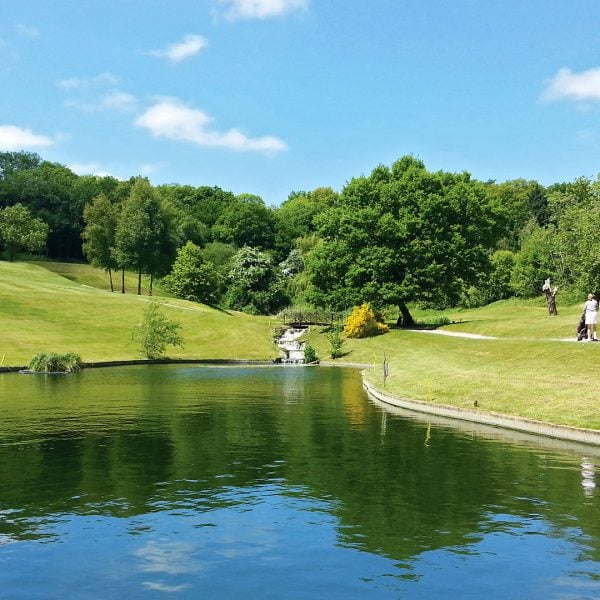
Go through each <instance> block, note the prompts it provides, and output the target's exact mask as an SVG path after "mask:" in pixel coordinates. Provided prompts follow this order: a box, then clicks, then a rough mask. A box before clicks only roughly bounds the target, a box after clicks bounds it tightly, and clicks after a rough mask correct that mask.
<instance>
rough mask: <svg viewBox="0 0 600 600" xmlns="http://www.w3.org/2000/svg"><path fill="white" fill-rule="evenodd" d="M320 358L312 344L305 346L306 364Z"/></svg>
mask: <svg viewBox="0 0 600 600" xmlns="http://www.w3.org/2000/svg"><path fill="white" fill-rule="evenodd" d="M318 360H319V356H318V354H317V351H316V349H315V348H314V347H313V346H311V345H310V344H306V345H305V346H304V364H306V365H310V364H311V363H316V362H317V361H318Z"/></svg>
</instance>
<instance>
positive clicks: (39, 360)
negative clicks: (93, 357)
mask: <svg viewBox="0 0 600 600" xmlns="http://www.w3.org/2000/svg"><path fill="white" fill-rule="evenodd" d="M82 366H83V363H82V362H81V357H80V356H79V355H78V354H75V353H73V352H68V353H67V354H56V353H54V352H40V353H39V354H36V355H35V356H34V357H33V358H32V359H31V361H30V362H29V370H30V371H35V372H37V373H76V372H77V371H81V369H82Z"/></svg>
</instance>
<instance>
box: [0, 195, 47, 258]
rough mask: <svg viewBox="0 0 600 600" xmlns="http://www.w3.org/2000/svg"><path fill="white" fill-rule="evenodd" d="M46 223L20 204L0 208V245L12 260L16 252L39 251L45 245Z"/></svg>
mask: <svg viewBox="0 0 600 600" xmlns="http://www.w3.org/2000/svg"><path fill="white" fill-rule="evenodd" d="M47 238H48V225H47V224H46V223H45V222H44V221H42V220H41V219H36V218H35V217H33V216H32V215H31V212H30V211H29V209H28V208H27V207H25V206H23V205H22V204H15V205H14V206H7V207H6V208H3V209H0V245H1V246H3V247H4V250H5V253H6V256H7V258H8V259H9V260H13V259H14V257H15V256H16V255H17V253H18V252H20V251H22V250H26V251H28V252H41V251H42V250H44V248H45V247H46V239H47Z"/></svg>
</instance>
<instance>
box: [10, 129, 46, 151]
mask: <svg viewBox="0 0 600 600" xmlns="http://www.w3.org/2000/svg"><path fill="white" fill-rule="evenodd" d="M53 144H54V140H52V139H51V138H49V137H46V136H44V135H39V134H37V133H33V132H32V131H31V130H29V129H22V128H21V127H16V126H15V125H0V151H1V152H9V151H15V150H24V149H29V148H46V147H48V146H52V145H53Z"/></svg>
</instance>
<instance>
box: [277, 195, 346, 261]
mask: <svg viewBox="0 0 600 600" xmlns="http://www.w3.org/2000/svg"><path fill="white" fill-rule="evenodd" d="M337 200H338V194H337V193H336V192H334V191H333V190H332V189H331V188H317V189H316V190H314V191H312V192H292V193H291V194H290V195H289V197H288V199H287V200H286V201H285V202H283V203H282V204H281V206H280V207H279V208H277V209H275V211H274V217H275V225H276V234H275V238H276V240H275V242H276V243H275V245H276V249H277V252H278V254H279V256H280V257H285V256H287V255H288V254H289V252H290V250H291V249H292V247H293V244H294V242H295V240H297V239H298V238H301V237H306V236H308V235H310V234H312V233H314V232H315V229H316V226H315V217H316V216H317V215H318V214H319V213H321V212H323V211H324V210H325V209H327V208H329V207H331V206H333V205H335V204H336V202H337Z"/></svg>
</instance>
